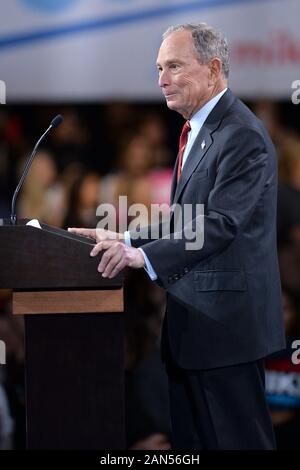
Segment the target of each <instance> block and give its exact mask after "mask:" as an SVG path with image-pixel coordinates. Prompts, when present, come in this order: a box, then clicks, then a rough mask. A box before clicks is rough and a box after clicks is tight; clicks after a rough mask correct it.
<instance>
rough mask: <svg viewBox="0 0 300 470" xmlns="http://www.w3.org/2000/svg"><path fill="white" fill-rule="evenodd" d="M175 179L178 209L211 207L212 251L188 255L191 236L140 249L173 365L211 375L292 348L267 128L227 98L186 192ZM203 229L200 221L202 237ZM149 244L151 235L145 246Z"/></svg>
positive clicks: (189, 173) (196, 157)
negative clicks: (161, 297)
mask: <svg viewBox="0 0 300 470" xmlns="http://www.w3.org/2000/svg"><path fill="white" fill-rule="evenodd" d="M203 141H204V143H205V145H204V144H203ZM201 144H202V145H201ZM176 172H177V164H176V166H175V169H174V178H173V185H172V194H171V203H179V204H181V205H183V204H193V206H195V205H196V204H197V203H198V204H199V203H201V204H204V208H205V215H204V244H203V247H202V248H201V249H198V250H187V249H186V241H187V240H186V239H185V238H184V234H183V237H182V238H181V239H176V238H175V237H174V236H171V238H170V239H168V238H161V239H158V240H149V239H138V240H132V244H133V245H134V246H142V247H143V250H144V252H145V253H146V255H147V256H148V258H149V260H150V261H151V263H152V265H153V267H154V269H155V271H156V273H157V274H158V278H159V279H158V282H159V283H160V284H161V285H162V286H163V287H164V288H165V289H166V291H167V312H166V317H165V322H164V335H163V337H165V336H166V333H167V335H168V339H169V345H170V350H171V353H172V355H173V358H174V359H175V361H176V362H177V363H178V365H180V366H181V367H184V368H189V369H194V368H195V369H207V368H215V367H220V366H226V365H232V364H238V363H243V362H248V361H254V360H256V359H259V358H262V357H265V356H267V355H269V354H270V353H272V352H274V351H276V350H279V349H282V348H284V346H285V341H284V331H283V322H282V301H281V287H280V278H279V270H278V261H277V248H276V201H277V161H276V153H275V149H274V147H273V144H272V142H271V139H270V137H269V135H268V134H267V132H266V130H265V128H264V126H263V124H262V123H261V121H259V120H258V119H257V118H256V117H255V116H254V114H252V113H251V111H250V110H249V109H248V108H247V107H246V106H245V105H244V104H243V103H242V102H241V101H240V100H239V99H237V98H236V97H235V96H234V95H233V94H232V92H231V91H230V90H227V91H226V93H225V94H224V95H223V96H222V98H221V99H220V101H219V102H218V103H217V105H216V107H215V108H214V109H213V111H212V112H211V113H210V115H209V116H208V118H207V119H206V121H205V123H204V125H203V127H202V129H201V131H200V133H199V135H198V136H197V138H196V141H195V143H194V145H193V147H192V149H191V151H190V154H189V156H188V159H187V161H186V163H185V165H184V168H183V172H182V175H181V178H180V181H179V184H178V185H177V186H176V180H175V175H176ZM202 220H203V217H202ZM198 222H199V218H197V217H195V218H194V219H193V220H192V224H193V229H196V228H197V223H198ZM199 227H200V225H199ZM148 234H149V228H145V229H144V232H143V236H147V235H148ZM163 346H165V343H163Z"/></svg>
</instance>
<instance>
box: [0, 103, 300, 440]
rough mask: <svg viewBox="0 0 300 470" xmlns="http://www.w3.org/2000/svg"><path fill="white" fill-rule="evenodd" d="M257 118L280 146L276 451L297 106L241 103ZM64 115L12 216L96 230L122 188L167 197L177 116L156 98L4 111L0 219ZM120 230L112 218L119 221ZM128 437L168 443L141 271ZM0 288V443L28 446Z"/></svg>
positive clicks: (293, 412) (294, 282)
mask: <svg viewBox="0 0 300 470" xmlns="http://www.w3.org/2000/svg"><path fill="white" fill-rule="evenodd" d="M249 104H250V106H251V107H252V109H253V111H254V112H255V113H256V114H257V115H258V116H259V117H260V118H261V119H262V120H263V121H264V122H265V125H266V126H267V128H268V130H269V132H270V134H271V137H272V139H273V142H274V144H275V146H276V148H277V154H278V168H279V172H278V178H279V193H278V256H279V263H280V270H281V277H282V287H283V294H284V295H283V300H284V302H283V307H284V309H283V311H284V322H285V326H286V336H287V349H286V350H285V351H282V352H280V353H279V354H276V355H274V356H273V357H271V358H268V360H267V361H266V388H267V396H268V400H269V404H270V410H271V415H272V419H273V423H274V427H275V432H276V437H277V444H278V448H283V449H285V448H298V447H299V446H298V444H297V434H298V432H299V431H300V417H299V416H300V366H299V365H297V364H293V363H292V361H291V355H292V352H293V350H292V344H293V341H294V339H300V329H299V325H300V321H299V320H300V119H299V120H298V122H297V120H296V114H295V110H294V108H295V106H294V107H292V105H291V104H288V103H274V102H270V101H259V102H253V103H249ZM58 112H59V113H61V114H62V115H63V117H64V121H63V123H62V124H61V126H60V127H58V128H57V129H56V130H55V131H54V132H52V133H51V135H50V136H49V137H48V139H47V141H46V142H45V143H44V145H43V147H42V148H41V149H40V151H39V152H38V155H37V156H36V158H35V161H34V163H33V165H32V168H31V170H30V173H29V174H28V178H27V179H26V181H25V184H24V187H23V189H22V191H21V193H20V197H19V199H18V205H17V210H18V216H19V217H24V218H28V219H31V218H36V219H39V220H40V221H42V222H44V223H47V224H50V225H55V226H58V227H63V228H67V227H95V225H96V224H97V223H98V222H99V217H98V216H97V212H96V211H97V207H98V206H99V204H101V203H111V204H113V205H114V206H115V207H116V210H117V213H118V216H119V220H121V221H123V222H125V223H128V222H130V220H129V219H128V215H127V213H124V214H122V213H119V212H118V211H119V206H118V201H119V196H124V195H125V196H127V198H128V206H129V205H131V204H135V203H143V204H144V205H145V206H146V207H147V208H149V209H150V206H151V204H153V203H157V204H161V203H168V202H169V192H170V186H171V178H172V167H173V165H174V162H175V159H176V154H177V142H178V135H179V134H180V129H181V126H182V120H181V118H180V116H177V115H176V113H172V112H169V111H168V110H166V109H165V107H164V106H163V105H160V104H157V105H154V104H151V105H149V104H139V105H137V104H136V105H130V104H126V103H111V104H106V105H104V104H101V105H98V106H97V105H78V106H74V107H70V106H68V107H54V106H52V105H51V106H50V105H46V106H25V105H24V106H10V107H1V108H0V218H2V217H9V215H10V201H11V197H12V194H13V190H14V188H15V186H16V184H17V181H18V178H19V177H20V174H21V171H22V169H23V165H24V161H25V158H26V157H27V156H28V153H29V152H30V150H31V148H32V147H33V144H34V142H35V140H37V138H38V136H39V135H40V134H41V133H42V132H43V131H44V130H45V129H46V128H47V127H48V125H49V122H50V121H51V119H52V118H53V117H54V116H55V115H56V114H57V113H58ZM116 229H117V230H118V227H116ZM125 279H126V282H125V286H126V288H125V305H126V315H125V318H126V321H125V365H126V377H125V379H126V382H125V385H126V418H127V419H126V434H127V446H128V448H131V449H168V448H169V447H170V442H169V434H170V429H169V413H168V390H167V381H166V376H165V372H164V369H163V366H162V364H161V361H160V355H159V340H160V338H159V337H160V327H161V322H162V318H163V314H164V303H165V294H164V292H163V290H162V289H160V288H159V287H158V286H157V285H156V284H155V283H152V282H151V281H150V280H149V279H148V277H147V275H146V273H143V275H142V276H141V275H140V273H138V272H135V271H128V272H126V273H125ZM10 302H11V298H10V292H9V291H5V290H0V339H1V340H3V341H5V343H6V347H7V351H6V353H7V361H6V362H7V363H6V365H0V449H1V448H3V449H9V448H14V449H22V448H24V447H25V398H24V345H23V328H24V327H23V323H22V318H19V317H13V316H12V315H11V305H10ZM245 406H247V404H246V403H245Z"/></svg>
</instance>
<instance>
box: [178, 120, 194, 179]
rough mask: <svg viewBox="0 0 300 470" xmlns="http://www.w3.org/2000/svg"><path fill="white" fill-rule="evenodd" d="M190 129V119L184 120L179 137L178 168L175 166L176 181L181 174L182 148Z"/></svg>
mask: <svg viewBox="0 0 300 470" xmlns="http://www.w3.org/2000/svg"><path fill="white" fill-rule="evenodd" d="M190 130H191V125H190V121H186V122H185V124H184V126H183V128H182V131H181V135H180V139H179V157H178V168H177V183H178V181H179V178H180V175H181V167H182V157H183V153H184V149H185V146H186V143H187V139H188V133H189V132H190Z"/></svg>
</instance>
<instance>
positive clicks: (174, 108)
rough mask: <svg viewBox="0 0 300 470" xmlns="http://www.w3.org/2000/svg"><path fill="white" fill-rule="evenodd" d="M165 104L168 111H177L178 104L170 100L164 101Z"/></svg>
mask: <svg viewBox="0 0 300 470" xmlns="http://www.w3.org/2000/svg"><path fill="white" fill-rule="evenodd" d="M166 103H167V106H168V108H169V109H172V110H173V111H177V109H178V103H176V101H175V100H172V99H169V100H168V99H166Z"/></svg>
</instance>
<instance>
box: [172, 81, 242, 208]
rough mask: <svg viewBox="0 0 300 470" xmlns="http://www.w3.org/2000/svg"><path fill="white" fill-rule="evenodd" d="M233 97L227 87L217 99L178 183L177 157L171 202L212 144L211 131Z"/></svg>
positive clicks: (179, 193) (180, 192)
mask: <svg viewBox="0 0 300 470" xmlns="http://www.w3.org/2000/svg"><path fill="white" fill-rule="evenodd" d="M235 99H236V98H235V97H234V95H233V94H232V92H231V90H230V89H228V90H227V91H226V92H225V93H224V95H223V96H222V98H221V99H220V100H219V101H218V103H217V104H216V106H215V107H214V109H213V110H212V111H211V113H210V114H209V115H208V117H207V119H206V121H205V122H204V124H203V126H202V129H201V130H200V132H199V134H198V135H197V137H196V140H195V142H194V144H193V146H192V148H191V151H190V153H189V155H188V157H187V160H186V162H185V164H184V167H183V170H182V173H181V177H180V180H179V182H178V185H177V182H176V178H177V167H178V157H177V160H176V164H175V168H174V173H173V180H172V186H171V204H175V203H176V202H178V200H179V198H180V195H181V194H182V191H183V190H184V188H185V186H186V184H187V183H188V181H189V179H190V177H191V176H192V174H193V172H194V171H195V169H196V167H197V166H198V165H199V163H200V162H201V160H202V159H203V158H204V156H205V154H206V152H207V151H208V149H209V148H210V146H211V145H212V143H213V137H212V134H213V132H214V131H215V130H216V129H217V128H218V127H219V125H220V123H221V120H222V118H223V116H224V114H225V112H226V111H227V109H228V108H229V107H230V106H231V105H232V104H233V102H234V101H235Z"/></svg>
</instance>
